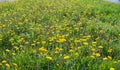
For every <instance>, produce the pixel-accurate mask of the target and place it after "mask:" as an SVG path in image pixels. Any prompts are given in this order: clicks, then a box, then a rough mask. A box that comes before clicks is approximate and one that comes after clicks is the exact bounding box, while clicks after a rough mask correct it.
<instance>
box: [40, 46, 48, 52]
mask: <svg viewBox="0 0 120 70" xmlns="http://www.w3.org/2000/svg"><path fill="white" fill-rule="evenodd" d="M39 50H40V51H41V52H47V50H46V49H45V48H44V47H41V48H39Z"/></svg>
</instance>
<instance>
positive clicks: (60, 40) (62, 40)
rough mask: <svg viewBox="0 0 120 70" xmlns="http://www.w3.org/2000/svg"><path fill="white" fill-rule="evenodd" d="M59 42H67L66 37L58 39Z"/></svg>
mask: <svg viewBox="0 0 120 70" xmlns="http://www.w3.org/2000/svg"><path fill="white" fill-rule="evenodd" d="M57 42H58V43H63V42H66V39H64V38H63V39H59V40H57Z"/></svg>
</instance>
